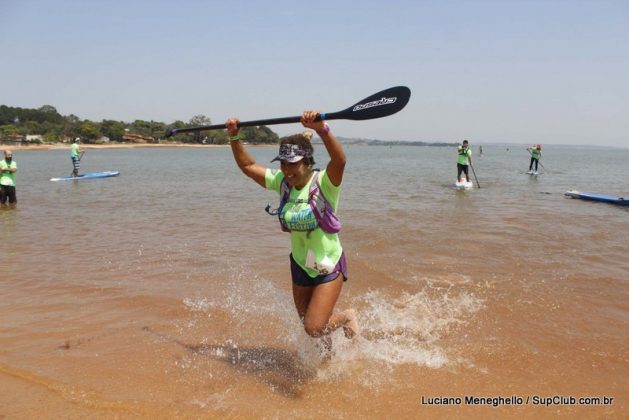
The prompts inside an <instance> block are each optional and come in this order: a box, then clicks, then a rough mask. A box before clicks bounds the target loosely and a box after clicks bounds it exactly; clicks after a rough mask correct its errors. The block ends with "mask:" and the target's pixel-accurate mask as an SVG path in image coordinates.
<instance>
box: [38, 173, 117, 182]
mask: <svg viewBox="0 0 629 420" xmlns="http://www.w3.org/2000/svg"><path fill="white" fill-rule="evenodd" d="M118 175H120V172H118V171H105V172H90V173H87V174H82V175H79V176H63V177H61V178H50V180H51V181H81V180H83V179H98V178H109V177H112V176H118Z"/></svg>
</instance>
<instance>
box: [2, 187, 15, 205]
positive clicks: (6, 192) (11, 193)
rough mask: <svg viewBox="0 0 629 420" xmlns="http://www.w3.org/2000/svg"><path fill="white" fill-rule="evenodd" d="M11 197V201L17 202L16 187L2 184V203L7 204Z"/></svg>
mask: <svg viewBox="0 0 629 420" xmlns="http://www.w3.org/2000/svg"><path fill="white" fill-rule="evenodd" d="M7 198H8V199H9V203H11V204H14V203H17V195H16V193H15V187H13V186H11V185H0V203H2V204H5V203H6V202H7Z"/></svg>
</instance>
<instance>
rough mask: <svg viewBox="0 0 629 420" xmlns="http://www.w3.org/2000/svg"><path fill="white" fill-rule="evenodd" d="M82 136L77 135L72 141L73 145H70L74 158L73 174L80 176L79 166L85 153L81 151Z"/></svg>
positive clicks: (71, 156) (71, 154)
mask: <svg viewBox="0 0 629 420" xmlns="http://www.w3.org/2000/svg"><path fill="white" fill-rule="evenodd" d="M80 144H81V138H80V137H76V138H75V139H74V141H73V142H72V146H71V147H70V158H71V159H72V176H75V177H77V176H79V168H80V164H79V162H80V161H81V158H82V157H83V153H85V152H81V146H80Z"/></svg>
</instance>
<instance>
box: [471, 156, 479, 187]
mask: <svg viewBox="0 0 629 420" xmlns="http://www.w3.org/2000/svg"><path fill="white" fill-rule="evenodd" d="M470 168H472V173H473V174H474V179H475V180H476V185H477V186H478V188H479V189H480V184H479V183H478V178H476V171H475V170H474V167H473V166H472V161H470Z"/></svg>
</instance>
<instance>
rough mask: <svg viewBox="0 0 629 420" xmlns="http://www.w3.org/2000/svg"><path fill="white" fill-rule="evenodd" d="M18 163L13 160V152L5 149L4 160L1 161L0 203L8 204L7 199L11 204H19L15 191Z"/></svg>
mask: <svg viewBox="0 0 629 420" xmlns="http://www.w3.org/2000/svg"><path fill="white" fill-rule="evenodd" d="M16 172H17V164H16V163H15V161H14V160H13V152H11V151H10V150H5V151H4V160H1V161H0V204H3V205H4V204H6V203H7V199H8V200H9V204H10V205H11V206H15V205H16V204H17V195H16V193H15V173H16Z"/></svg>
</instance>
